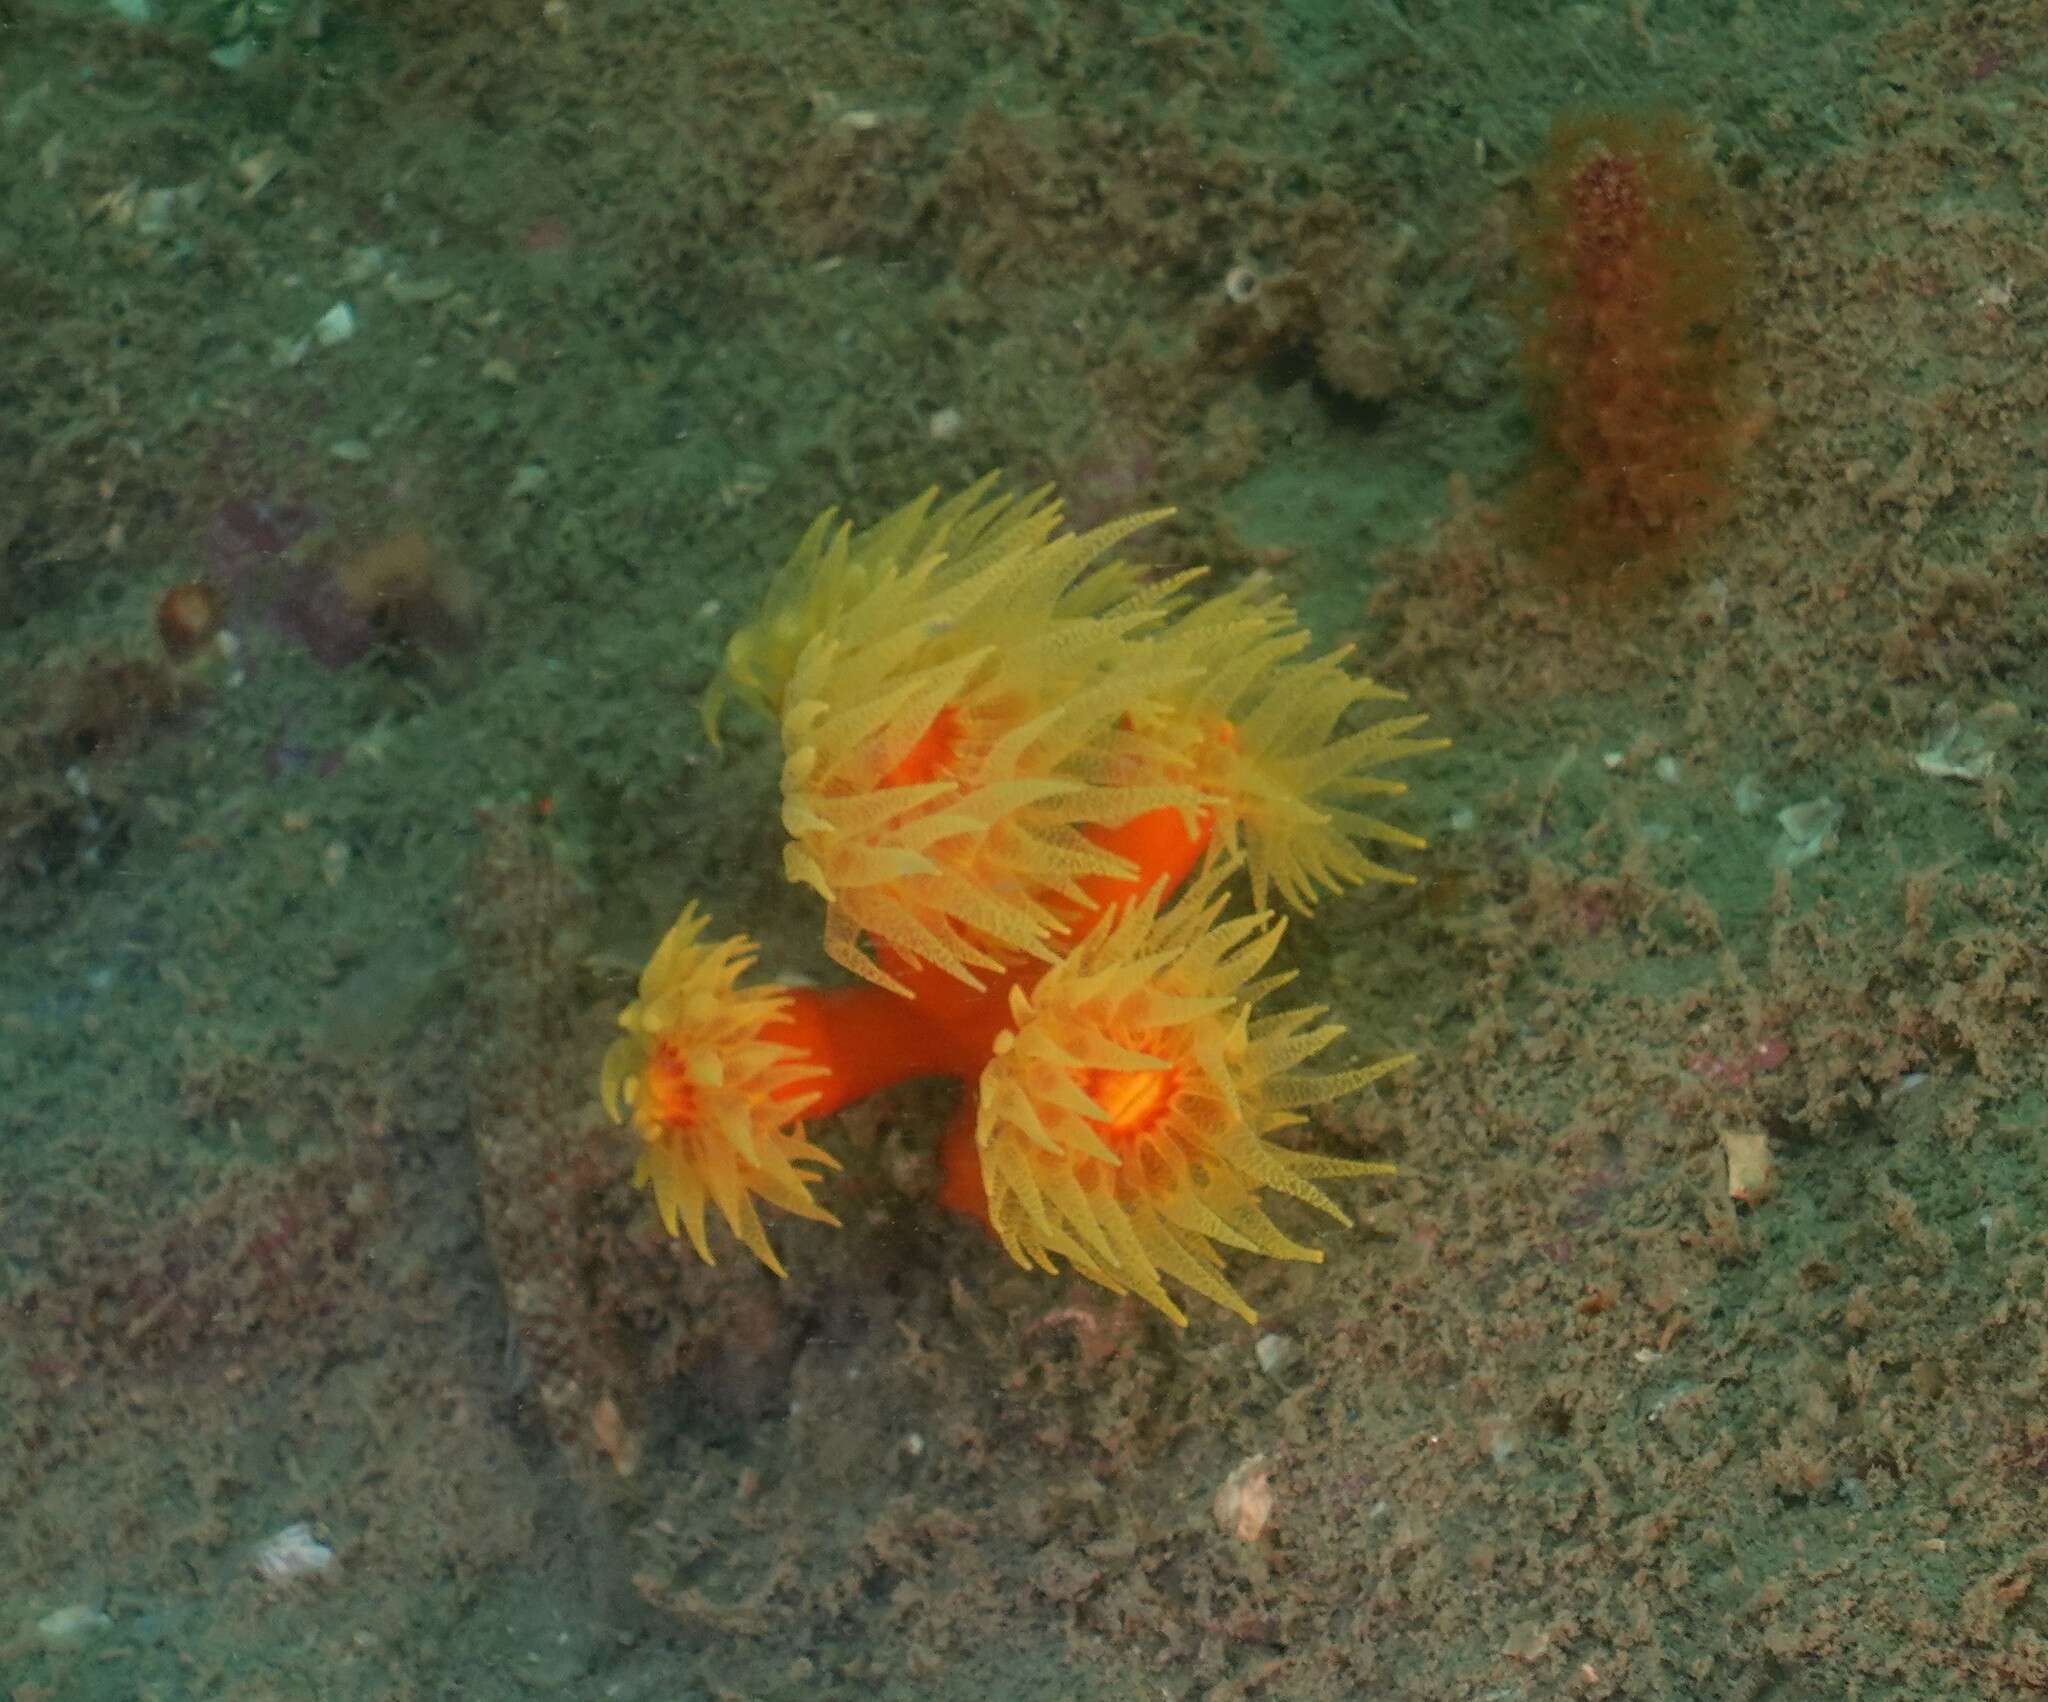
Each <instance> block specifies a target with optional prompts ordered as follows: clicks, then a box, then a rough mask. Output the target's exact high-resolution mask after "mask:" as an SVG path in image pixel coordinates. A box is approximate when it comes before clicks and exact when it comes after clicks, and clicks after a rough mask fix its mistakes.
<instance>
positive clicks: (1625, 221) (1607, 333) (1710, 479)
mask: <svg viewBox="0 0 2048 1702" xmlns="http://www.w3.org/2000/svg"><path fill="white" fill-rule="evenodd" d="M1533 190H1534V195H1533V198H1532V201H1531V205H1530V210H1529V215H1528V218H1527V221H1526V223H1525V225H1524V227H1523V230H1522V233H1521V243H1520V248H1521V262H1522V277H1523V294H1522V299H1521V309H1522V316H1523V322H1524V326H1525V331H1526V343H1525V348H1524V360H1525V366H1526V371H1527V378H1528V384H1529V397H1530V409H1531V413H1532V414H1533V416H1534V419H1535V424H1536V430H1537V450H1536V456H1535V460H1534V462H1533V464H1532V465H1531V467H1530V469H1529V472H1528V474H1527V476H1526V477H1525V479H1524V480H1523V482H1522V484H1521V487H1520V488H1519V490H1518V491H1517V493H1516V495H1515V498H1514V500H1513V503H1512V508H1511V512H1512V515H1513V517H1514V519H1515V520H1516V521H1517V522H1518V527H1519V530H1520V532H1521V535H1522V536H1523V538H1524V540H1525V541H1526V543H1527V544H1528V546H1529V547H1530V549H1531V550H1532V552H1533V553H1534V554H1535V555H1536V556H1537V557H1538V559H1540V560H1541V561H1543V562H1544V563H1545V564H1546V565H1547V566H1549V567H1551V568H1552V569H1554V570H1555V571H1557V572H1558V573H1559V574H1560V575H1561V576H1563V577H1565V578H1566V579H1568V580H1569V581H1571V582H1572V583H1574V584H1575V585H1579V586H1582V587H1585V588H1587V589H1592V590H1603V591H1625V590H1630V589H1634V588H1636V587H1638V586H1640V585H1641V584H1642V583H1644V581H1645V580H1646V579H1647V578H1648V577H1650V576H1653V575H1655V574H1657V573H1660V572H1662V571H1663V570H1665V569H1666V568H1668V567H1670V566H1671V565H1673V564H1674V563H1675V562H1676V561H1677V560H1679V559H1680V556H1681V553H1682V551H1683V549H1684V546H1685V545H1686V544H1687V543H1688V542H1690V541H1691V540H1693V539H1696V538H1697V537H1698V536H1699V535H1700V534H1701V533H1703V532H1705V531H1707V530H1709V529H1710V528H1711V527H1712V526H1713V525H1714V524H1715V523H1716V522H1717V521H1719V520H1720V519H1721V517H1722V516H1723V515H1724V514H1725V513H1726V511H1727V508H1728V505H1729V501H1730V497H1731V492H1732V484H1733V477H1734V474H1735V471H1736V468H1737V466H1738V464H1739V463H1740V461H1741V459H1742V457H1743V454H1744V452H1745V451H1746V450H1747V449H1748V447H1749V445H1750V443H1751V442H1752V440H1753V439H1754V438H1755V436H1756V432H1757V427H1758V422H1759V419H1760V414H1759V411H1758V409H1757V407H1756V405H1755V402H1754V399H1753V396H1752V393H1751V390H1750V386H1749V382H1748V359H1747V353H1748V337H1747V335H1746V333H1747V329H1748V321H1747V307H1748V298H1749V293H1750V282H1751V276H1752V270H1753V268H1752V263H1751V253H1750V248H1749V244H1748V241H1747V238H1746V236H1745V234H1744V231H1743V228H1742V224H1741V221H1740V219H1739V218H1738V217H1737V216H1736V211H1735V205H1734V201H1733V198H1732V197H1731V195H1730V194H1729V192H1728V191H1727V189H1726V188H1725V187H1724V186H1723V185H1722V183H1721V181H1720V180H1719V179H1718V178H1717V177H1716V176H1715V175H1714V173H1713V171H1712V169H1711V168H1710V167H1709V166H1708V165H1707V164H1706V163H1705V162H1704V160H1703V159H1702V157H1701V151H1700V148H1699V145H1698V138H1697V137H1696V136H1695V134H1694V133H1693V132H1692V131H1691V130H1690V129H1689V128H1688V127H1687V126H1686V125H1685V124H1684V122H1683V121H1682V120H1680V119H1678V118H1677V117H1675V116H1670V115H1665V116H1657V117H1651V118H1642V119H1638V118H1630V117H1620V116H1598V115H1596V116H1578V117H1567V118H1563V119H1560V120H1559V121H1558V122H1557V124H1556V125H1555V127H1554V128H1553V129H1552V131H1551V138H1550V151H1549V154H1548V156H1547V158H1546V159H1545V161H1544V163H1543V164H1542V166H1541V167H1540V168H1539V169H1538V170H1537V172H1536V173H1535V176H1534V179H1533Z"/></svg>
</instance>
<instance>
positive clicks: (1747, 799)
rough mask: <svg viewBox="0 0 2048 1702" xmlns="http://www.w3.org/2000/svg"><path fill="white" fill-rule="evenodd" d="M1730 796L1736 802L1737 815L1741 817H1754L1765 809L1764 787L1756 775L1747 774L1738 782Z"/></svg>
mask: <svg viewBox="0 0 2048 1702" xmlns="http://www.w3.org/2000/svg"><path fill="white" fill-rule="evenodd" d="M1729 796H1730V797H1731V798H1732V799H1733V800H1734V803H1735V813H1736V814H1737V815H1739V816H1753V815H1755V814H1756V812H1757V811H1758V810H1760V809H1762V808H1763V807H1764V789H1763V785H1762V783H1761V782H1760V781H1758V779H1757V777H1756V776H1755V775H1754V774H1745V775H1744V776H1743V777H1742V778H1741V779H1740V780H1738V781H1736V782H1735V787H1734V790H1733V791H1732V792H1731V793H1730V794H1729Z"/></svg>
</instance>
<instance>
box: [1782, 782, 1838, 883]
mask: <svg viewBox="0 0 2048 1702" xmlns="http://www.w3.org/2000/svg"><path fill="white" fill-rule="evenodd" d="M1841 825H1842V806H1841V805H1840V804H1838V803H1836V802H1835V800H1834V799H1832V798H1809V799H1808V800H1807V801H1806V802H1805V803H1803V804H1788V805H1786V806H1785V808H1784V809H1782V810H1780V811H1779V812H1778V826H1779V827H1780V828H1781V829H1782V830H1783V831H1784V835H1785V837H1784V838H1783V839H1782V840H1781V841H1780V842H1779V844H1778V862H1779V864H1780V865H1781V866H1782V867H1784V868H1788V869H1790V868H1796V867H1797V866H1798V865H1799V864H1801V863H1810V862H1811V861H1812V860H1813V859H1814V858H1816V857H1818V856H1819V855H1820V854H1821V852H1822V851H1823V850H1825V849H1826V848H1827V842H1828V839H1829V836H1830V835H1832V834H1833V833H1834V831H1835V829H1836V828H1838V827H1840V826H1841Z"/></svg>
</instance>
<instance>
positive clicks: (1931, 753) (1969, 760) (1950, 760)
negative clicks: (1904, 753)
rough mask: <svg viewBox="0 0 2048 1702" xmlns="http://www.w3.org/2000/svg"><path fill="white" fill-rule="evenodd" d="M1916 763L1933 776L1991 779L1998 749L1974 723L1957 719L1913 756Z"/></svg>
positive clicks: (1975, 779) (1939, 777)
mask: <svg viewBox="0 0 2048 1702" xmlns="http://www.w3.org/2000/svg"><path fill="white" fill-rule="evenodd" d="M1913 766H1914V767H1915V768H1917V769H1918V770H1919V771H1920V772H1921V773H1922V774H1924V775H1926V776H1927V777H1928V778H1929V779H1931V780H1969V781H1978V782H1981V781H1985V780H1989V779H1990V778H1991V776H1992V774H1993V772H1994V771H1995V770H1996V769H1997V766H1998V753H1997V752H1996V751H1995V750H1994V749H1993V748H1992V747H1991V744H1990V743H1989V741H1987V740H1986V739H1985V737H1984V735H1983V734H1982V733H1981V732H1979V731H1978V730H1977V729H1976V728H1975V727H1971V726H1968V725H1966V724H1965V723H1963V722H1960V721H1958V722H1955V723H1954V724H1952V725H1951V726H1948V727H1946V728H1944V729H1943V730H1942V732H1941V733H1940V735H1939V736H1938V737H1937V738H1936V739H1935V741H1934V743H1932V744H1931V745H1929V746H1928V747H1927V748H1926V749H1925V750H1924V751H1921V752H1919V753H1918V754H1917V755H1916V756H1915V757H1914V758H1913Z"/></svg>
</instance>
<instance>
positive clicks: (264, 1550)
mask: <svg viewBox="0 0 2048 1702" xmlns="http://www.w3.org/2000/svg"><path fill="white" fill-rule="evenodd" d="M250 1558H251V1560H252V1561H253V1562H254V1564H255V1567H256V1571H257V1575H258V1576H259V1577H261V1578H263V1579H264V1580H265V1581H266V1582H268V1583H272V1584H277V1585H280V1586H288V1585H292V1584H301V1583H304V1582H306V1581H307V1580H308V1579H314V1578H324V1577H326V1576H327V1575H328V1574H329V1573H331V1572H332V1571H333V1570H334V1568H335V1567H336V1566H337V1565H339V1564H340V1561H339V1559H338V1558H337V1556H336V1555H335V1552H334V1550H333V1549H331V1548H329V1547H328V1546H327V1545H326V1544H325V1543H324V1542H322V1541H321V1540H320V1539H319V1538H318V1537H316V1536H314V1534H313V1527H312V1526H311V1525H305V1524H299V1525H287V1526H285V1528H284V1529H283V1530H281V1531H279V1532H278V1533H277V1535H275V1536H273V1537H266V1538H265V1539H264V1540H263V1541H262V1542H260V1543H258V1544H257V1545H256V1551H255V1553H254V1554H253V1555H252V1556H251V1557H250Z"/></svg>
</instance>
